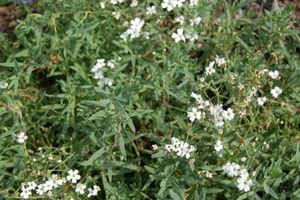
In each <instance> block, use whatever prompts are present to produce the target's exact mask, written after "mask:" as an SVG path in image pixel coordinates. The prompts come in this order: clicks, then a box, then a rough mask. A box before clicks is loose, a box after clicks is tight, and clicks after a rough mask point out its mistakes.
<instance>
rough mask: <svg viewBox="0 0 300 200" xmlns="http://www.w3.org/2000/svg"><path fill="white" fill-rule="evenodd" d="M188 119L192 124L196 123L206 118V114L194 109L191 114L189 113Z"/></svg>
mask: <svg viewBox="0 0 300 200" xmlns="http://www.w3.org/2000/svg"><path fill="white" fill-rule="evenodd" d="M187 117H188V118H189V120H190V121H191V122H194V121H195V119H198V120H201V119H203V118H204V117H205V113H204V112H201V111H199V110H198V109H197V108H195V107H193V108H192V110H191V111H190V112H188V113H187Z"/></svg>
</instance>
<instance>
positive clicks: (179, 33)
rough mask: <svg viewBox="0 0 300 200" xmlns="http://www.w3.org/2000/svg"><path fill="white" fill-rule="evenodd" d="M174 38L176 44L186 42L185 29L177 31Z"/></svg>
mask: <svg viewBox="0 0 300 200" xmlns="http://www.w3.org/2000/svg"><path fill="white" fill-rule="evenodd" d="M172 38H173V39H174V40H175V42H176V43H178V42H180V41H184V42H185V37H184V34H183V29H182V28H179V29H177V31H176V33H172Z"/></svg>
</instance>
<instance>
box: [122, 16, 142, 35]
mask: <svg viewBox="0 0 300 200" xmlns="http://www.w3.org/2000/svg"><path fill="white" fill-rule="evenodd" d="M144 24H145V21H144V20H142V19H141V18H139V17H136V18H134V19H133V20H131V21H130V27H129V29H127V31H126V32H125V33H123V34H122V35H121V37H122V38H125V39H127V37H129V36H130V38H131V39H134V38H138V37H140V35H141V29H142V28H143V26H144Z"/></svg>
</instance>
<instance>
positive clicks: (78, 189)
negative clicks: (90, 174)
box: [75, 183, 86, 194]
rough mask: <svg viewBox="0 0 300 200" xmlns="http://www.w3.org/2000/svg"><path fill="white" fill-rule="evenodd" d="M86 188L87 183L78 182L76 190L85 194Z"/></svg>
mask: <svg viewBox="0 0 300 200" xmlns="http://www.w3.org/2000/svg"><path fill="white" fill-rule="evenodd" d="M85 189H86V185H85V184H81V183H78V184H77V185H76V189H75V192H78V193H79V194H84V190H85Z"/></svg>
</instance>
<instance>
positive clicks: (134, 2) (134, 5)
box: [130, 0, 139, 8]
mask: <svg viewBox="0 0 300 200" xmlns="http://www.w3.org/2000/svg"><path fill="white" fill-rule="evenodd" d="M138 4H139V2H138V1H137V0H132V2H131V4H130V7H131V8H135V7H137V6H138Z"/></svg>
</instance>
